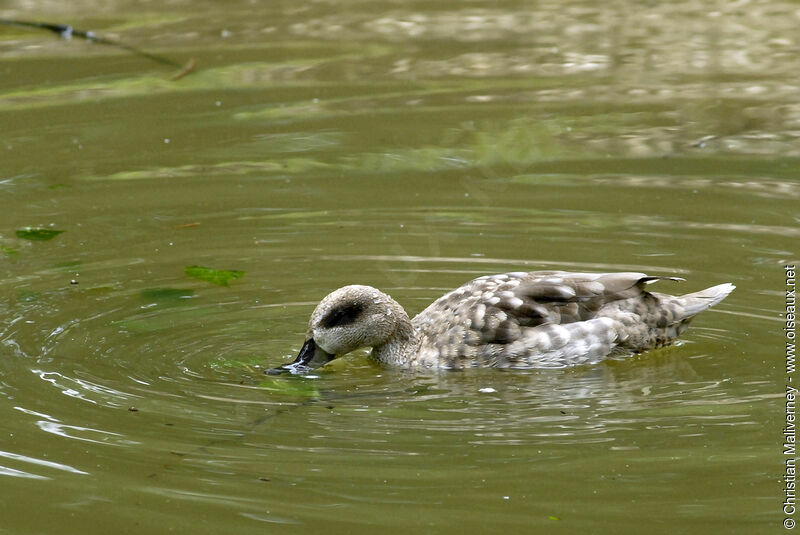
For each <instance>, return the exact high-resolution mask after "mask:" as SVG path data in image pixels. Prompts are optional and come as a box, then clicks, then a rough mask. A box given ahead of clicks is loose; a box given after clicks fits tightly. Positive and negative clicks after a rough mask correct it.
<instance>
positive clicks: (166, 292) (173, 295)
mask: <svg viewBox="0 0 800 535" xmlns="http://www.w3.org/2000/svg"><path fill="white" fill-rule="evenodd" d="M139 295H140V296H142V298H143V299H146V300H147V301H157V302H174V301H178V300H180V299H189V298H191V297H194V290H184V289H183V288H146V289H144V290H142V291H141V292H139Z"/></svg>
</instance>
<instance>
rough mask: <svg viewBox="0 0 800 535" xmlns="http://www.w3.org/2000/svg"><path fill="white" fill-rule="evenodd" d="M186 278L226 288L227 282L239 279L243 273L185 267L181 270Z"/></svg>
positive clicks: (232, 270) (229, 270) (231, 270)
mask: <svg viewBox="0 0 800 535" xmlns="http://www.w3.org/2000/svg"><path fill="white" fill-rule="evenodd" d="M183 271H184V273H186V274H187V275H188V276H190V277H192V278H195V279H200V280H202V281H206V282H210V283H211V284H216V285H218V286H227V285H228V281H230V280H234V279H241V278H242V277H244V274H245V272H244V271H239V270H236V269H212V268H207V267H202V266H186V268H185V269H184V270H183Z"/></svg>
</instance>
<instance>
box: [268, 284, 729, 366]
mask: <svg viewBox="0 0 800 535" xmlns="http://www.w3.org/2000/svg"><path fill="white" fill-rule="evenodd" d="M662 279H668V280H674V281H680V280H683V279H680V278H677V277H651V276H647V275H645V274H644V273H569V272H566V271H533V272H530V273H524V272H515V273H504V274H499V275H487V276H484V277H480V278H477V279H475V280H473V281H471V282H468V283H466V284H464V285H463V286H461V287H460V288H456V289H455V290H453V291H451V292H450V293H448V294H446V295H444V296H442V297H440V298H439V299H437V300H436V301H434V302H433V303H432V304H431V305H430V306H429V307H428V308H426V309H425V310H423V311H422V312H420V313H419V314H418V315H417V316H416V317H414V319H409V317H408V314H406V311H405V310H403V307H402V306H400V305H399V304H398V303H397V302H396V301H395V300H394V299H392V298H391V297H389V296H388V295H386V294H385V293H383V292H381V291H380V290H377V289H375V288H372V287H370V286H359V285H353V286H345V287H343V288H339V289H338V290H336V291H334V292H333V293H331V294H329V295H328V296H327V297H325V298H324V299H323V300H322V301H321V302H320V303H319V305H317V308H316V309H315V310H314V312H313V314H311V320H310V321H309V324H308V332H307V333H306V342H305V344H304V345H303V348H302V349H301V350H300V354H299V355H298V357H297V359H296V360H295V361H294V362H292V363H291V364H285V365H283V366H281V367H279V368H274V369H271V370H267V373H282V372H291V373H305V372H307V371H309V370H311V369H313V368H316V367H319V366H322V365H323V364H325V363H327V362H329V361H331V360H333V359H334V358H336V357H338V356H341V355H345V354H347V353H349V352H351V351H353V350H355V349H358V348H361V347H371V348H372V356H373V357H374V358H375V359H377V360H378V361H380V362H383V363H386V364H390V365H395V366H402V367H406V368H414V367H425V368H449V369H457V368H464V367H471V366H496V367H499V368H560V367H566V366H574V365H579V364H593V363H596V362H599V361H601V360H603V359H604V358H606V357H608V356H609V355H615V354H625V353H635V352H640V351H644V350H647V349H651V348H655V347H661V346H664V345H668V344H670V343H672V342H673V341H674V340H675V339H676V338H677V337H678V336H679V335H680V334H681V333H682V332H683V331H684V330H685V329H686V328H687V327H688V326H689V322H690V321H691V320H692V318H693V317H694V316H695V315H696V314H698V313H700V312H702V311H704V310H706V309H707V308H708V307H710V306H713V305H716V304H717V303H719V302H720V301H722V300H723V299H724V298H725V297H726V296H727V295H728V294H729V293H731V291H733V289H734V288H735V286H734V285H733V284H729V283H726V284H720V285H718V286H713V287H711V288H707V289H705V290H702V291H700V292H695V293H690V294H686V295H682V296H677V297H676V296H672V295H666V294H660V293H655V292H648V291H646V290H645V286H647V285H648V284H650V283H652V282H655V281H658V280H662Z"/></svg>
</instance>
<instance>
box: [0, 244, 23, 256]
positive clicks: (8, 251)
mask: <svg viewBox="0 0 800 535" xmlns="http://www.w3.org/2000/svg"><path fill="white" fill-rule="evenodd" d="M0 251H3V252H4V253H5V254H6V255H7V256H17V255H18V254H19V252H17V250H16V249H12V248H11V247H6V246H5V245H0Z"/></svg>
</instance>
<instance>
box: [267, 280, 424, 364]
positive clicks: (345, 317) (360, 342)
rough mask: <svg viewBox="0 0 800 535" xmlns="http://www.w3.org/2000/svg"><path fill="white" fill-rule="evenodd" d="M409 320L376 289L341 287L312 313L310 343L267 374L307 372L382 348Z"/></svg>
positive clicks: (309, 327) (309, 325) (321, 302)
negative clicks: (360, 351) (352, 354)
mask: <svg viewBox="0 0 800 535" xmlns="http://www.w3.org/2000/svg"><path fill="white" fill-rule="evenodd" d="M408 321H409V320H408V315H407V314H406V312H405V311H404V310H403V308H402V307H401V306H400V305H399V304H397V302H396V301H394V300H393V299H392V298H391V297H389V296H388V295H386V294H385V293H383V292H381V291H380V290H378V289H376V288H373V287H371V286H360V285H352V286H345V287H343V288H339V289H338V290H336V291H334V292H332V293H330V294H328V295H327V296H326V297H325V298H324V299H323V300H322V301H320V303H319V305H317V308H316V309H315V310H314V312H313V313H312V314H311V319H310V320H309V322H308V331H306V341H305V343H304V344H303V347H302V349H300V354H299V355H297V358H296V359H295V360H294V362H292V363H291V364H284V365H283V366H279V367H278V368H272V369H270V370H267V371H266V373H268V374H272V375H275V374H280V373H286V372H288V373H292V374H299V373H306V372H308V371H310V370H313V369H314V368H318V367H320V366H322V365H324V364H327V363H328V362H330V361H331V360H333V359H335V358H336V357H339V356H342V355H345V354H347V353H350V352H351V351H354V350H356V349H359V348H362V347H372V348H375V347H380V346H382V345H384V344H386V343H387V341H389V339H390V338H391V337H392V335H393V334H394V333H395V331H396V330H397V327H398V325H399V324H402V323H408Z"/></svg>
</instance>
